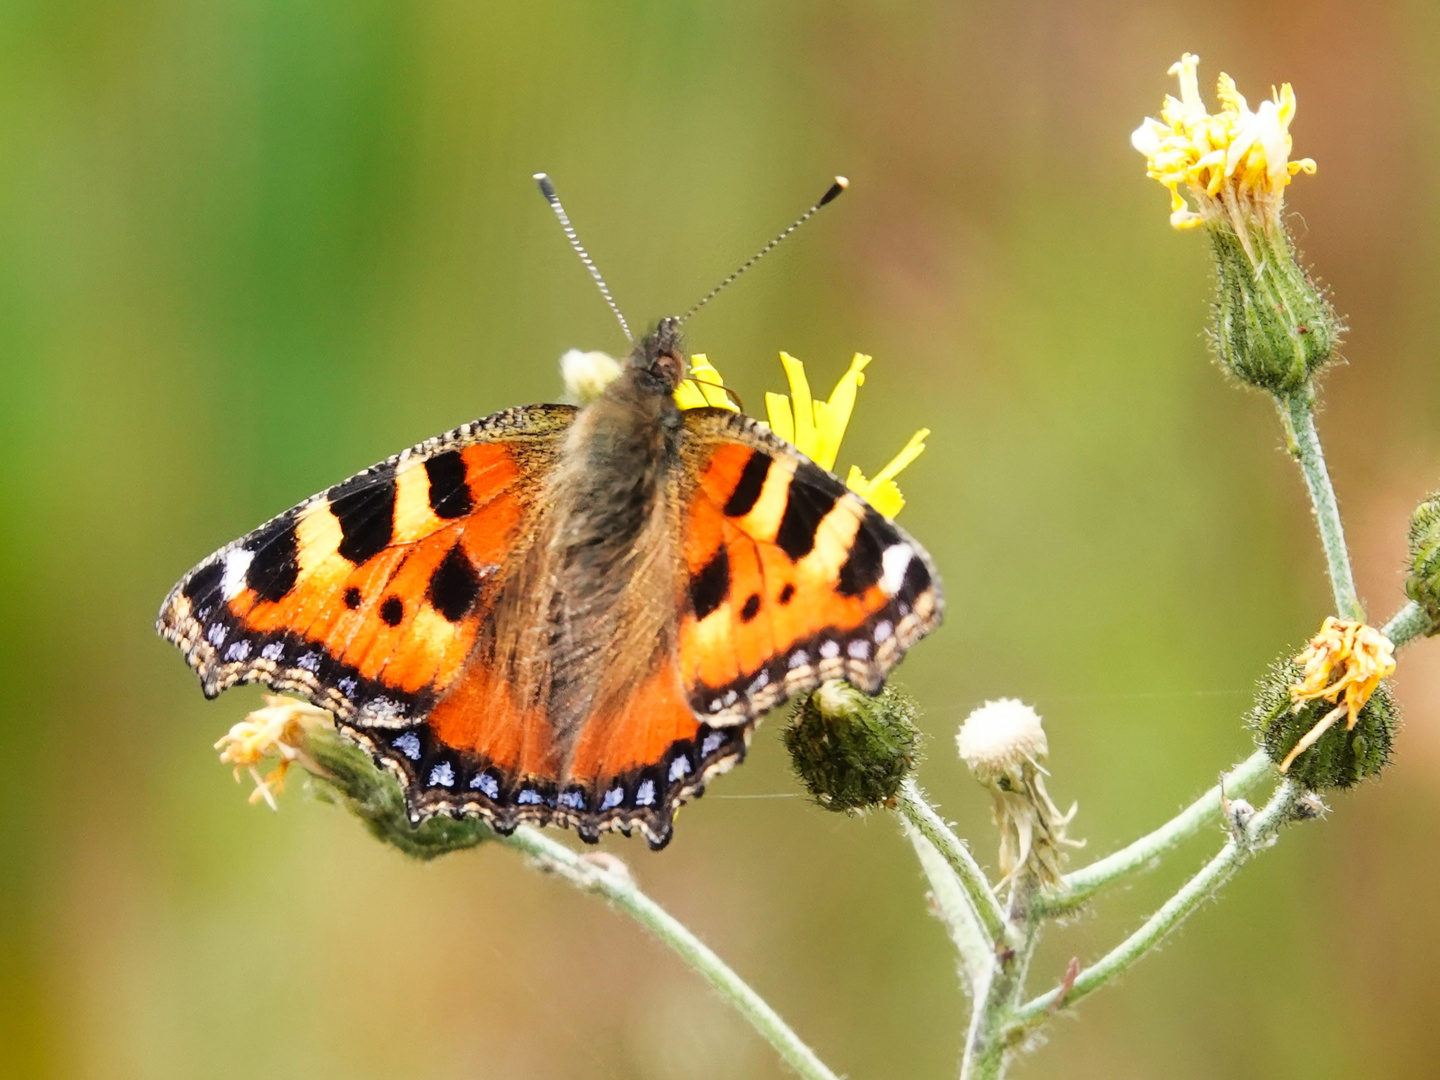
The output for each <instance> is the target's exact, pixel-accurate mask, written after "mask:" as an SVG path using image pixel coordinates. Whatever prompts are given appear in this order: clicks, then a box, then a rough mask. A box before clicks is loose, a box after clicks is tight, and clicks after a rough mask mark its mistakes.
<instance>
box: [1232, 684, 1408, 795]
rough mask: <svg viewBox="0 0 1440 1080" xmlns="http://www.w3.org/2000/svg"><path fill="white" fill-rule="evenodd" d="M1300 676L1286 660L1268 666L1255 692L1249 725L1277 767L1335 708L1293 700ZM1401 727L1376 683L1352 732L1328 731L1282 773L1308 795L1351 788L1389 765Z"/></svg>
mask: <svg viewBox="0 0 1440 1080" xmlns="http://www.w3.org/2000/svg"><path fill="white" fill-rule="evenodd" d="M1303 678H1304V669H1303V668H1302V667H1301V666H1300V665H1299V664H1298V663H1296V662H1295V661H1294V660H1292V659H1290V658H1289V657H1285V658H1282V659H1281V660H1279V661H1277V662H1276V663H1275V664H1273V665H1272V666H1271V668H1270V670H1269V672H1267V673H1266V675H1265V677H1264V678H1263V679H1261V680H1260V683H1259V686H1258V687H1257V690H1256V694H1255V705H1254V707H1253V708H1252V709H1251V711H1250V725H1251V727H1253V728H1254V729H1255V733H1256V739H1257V741H1258V742H1259V743H1260V745H1261V746H1262V747H1263V748H1264V750H1265V753H1266V754H1267V755H1268V756H1269V758H1270V760H1271V761H1274V762H1275V763H1277V764H1279V763H1281V762H1284V761H1286V760H1287V759H1288V758H1289V757H1290V755H1291V753H1292V752H1293V751H1294V749H1295V747H1296V746H1297V745H1299V743H1300V740H1301V739H1303V738H1305V737H1306V736H1307V735H1310V734H1311V732H1313V731H1314V730H1315V729H1316V727H1317V726H1318V725H1320V724H1321V723H1322V722H1324V720H1325V719H1326V717H1327V716H1328V715H1329V714H1330V713H1331V712H1332V711H1333V710H1334V709H1335V708H1336V706H1335V705H1334V704H1332V703H1331V702H1329V701H1326V700H1325V699H1323V698H1310V699H1302V700H1300V701H1297V700H1295V694H1294V689H1293V688H1294V687H1295V686H1296V685H1297V684H1299V683H1300V682H1301V681H1302V679H1303ZM1399 726H1400V714H1399V710H1398V709H1397V708H1396V706H1395V701H1394V698H1393V697H1391V695H1390V690H1389V687H1387V686H1386V685H1385V684H1384V683H1380V684H1379V685H1378V686H1377V687H1375V689H1374V691H1373V692H1372V693H1371V694H1370V697H1369V700H1367V701H1366V702H1365V704H1364V705H1363V706H1361V707H1360V709H1359V711H1358V713H1357V714H1356V721H1355V726H1354V727H1353V728H1347V727H1346V725H1345V724H1343V723H1336V724H1332V725H1330V726H1329V727H1327V728H1326V729H1325V730H1324V731H1323V732H1322V734H1321V735H1320V736H1319V737H1318V738H1317V739H1316V740H1315V742H1314V744H1313V745H1311V746H1310V747H1309V748H1308V749H1306V750H1304V751H1303V752H1302V753H1300V754H1299V755H1297V756H1296V757H1295V758H1294V760H1293V761H1291V762H1290V765H1289V767H1288V769H1287V770H1286V775H1287V776H1289V777H1290V778H1291V779H1293V780H1295V781H1297V782H1298V783H1300V784H1302V785H1304V786H1305V787H1307V788H1309V789H1310V790H1311V791H1323V790H1324V789H1326V788H1347V787H1351V786H1353V785H1354V784H1357V783H1359V782H1360V781H1361V780H1364V779H1365V778H1366V777H1368V776H1375V775H1376V774H1378V773H1379V772H1380V771H1381V770H1382V769H1383V768H1385V766H1386V765H1388V764H1389V763H1390V750H1391V747H1392V745H1393V744H1394V741H1395V732H1396V730H1397V729H1398V728H1399Z"/></svg>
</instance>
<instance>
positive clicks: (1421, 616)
mask: <svg viewBox="0 0 1440 1080" xmlns="http://www.w3.org/2000/svg"><path fill="white" fill-rule="evenodd" d="M1430 630H1431V623H1430V616H1429V615H1428V614H1426V612H1425V609H1424V608H1423V607H1421V606H1420V605H1419V604H1417V603H1415V601H1413V600H1412V601H1410V603H1408V604H1406V605H1405V606H1404V607H1402V608H1401V609H1400V610H1399V611H1397V612H1396V613H1395V614H1394V615H1392V616H1391V617H1390V621H1389V622H1387V623H1386V624H1385V625H1384V626H1383V627H1381V629H1380V632H1381V633H1382V634H1384V635H1385V636H1386V637H1387V638H1389V639H1390V643H1391V644H1392V645H1394V646H1395V648H1397V649H1398V648H1400V647H1401V646H1402V645H1408V644H1410V642H1412V641H1414V640H1415V639H1416V638H1418V637H1423V636H1424V635H1425V634H1428V633H1429V632H1430Z"/></svg>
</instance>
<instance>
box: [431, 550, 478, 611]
mask: <svg viewBox="0 0 1440 1080" xmlns="http://www.w3.org/2000/svg"><path fill="white" fill-rule="evenodd" d="M427 595H428V596H429V599H430V605H431V607H433V608H434V609H435V610H436V611H438V612H439V613H440V614H441V615H443V616H445V618H447V619H449V620H450V621H451V622H452V623H455V622H459V621H460V620H461V619H463V618H464V617H465V616H466V615H468V614H469V613H470V609H471V608H472V607H474V605H475V598H476V597H478V596H479V595H480V575H479V574H477V573H476V572H475V567H474V565H472V564H471V562H470V560H469V559H468V558H467V557H466V555H465V552H463V551H461V550H460V545H459V544H456V545H455V546H454V547H452V548H451V549H450V551H449V552H448V553H447V554H446V555H445V558H443V559H441V560H440V565H439V566H437V567H436V568H435V573H433V574H431V575H430V588H429V592H428V594H427Z"/></svg>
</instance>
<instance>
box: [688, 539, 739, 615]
mask: <svg viewBox="0 0 1440 1080" xmlns="http://www.w3.org/2000/svg"><path fill="white" fill-rule="evenodd" d="M729 595H730V553H729V552H728V551H726V550H725V549H724V548H723V547H722V548H721V549H720V550H719V551H717V552H715V557H714V558H712V559H711V560H710V561H709V562H708V563H706V564H705V567H704V569H702V570H701V571H700V572H699V573H698V574H696V575H695V576H694V577H692V578H691V579H690V606H691V607H692V608H694V609H695V618H697V619H703V618H705V616H707V615H709V614H710V613H711V612H712V611H714V610H715V609H716V608H718V607H719V606H720V605H721V604H723V603H724V602H725V598H726V597H727V596H729Z"/></svg>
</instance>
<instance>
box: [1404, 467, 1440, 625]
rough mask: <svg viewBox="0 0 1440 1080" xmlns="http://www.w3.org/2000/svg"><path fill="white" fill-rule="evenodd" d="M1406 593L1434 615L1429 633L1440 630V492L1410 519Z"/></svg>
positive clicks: (1422, 504) (1420, 507) (1427, 500)
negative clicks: (1408, 568)
mask: <svg viewBox="0 0 1440 1080" xmlns="http://www.w3.org/2000/svg"><path fill="white" fill-rule="evenodd" d="M1405 595H1406V596H1408V597H1410V599H1411V600H1414V601H1415V603H1417V604H1419V605H1420V606H1421V607H1423V608H1424V609H1425V613H1426V614H1427V615H1429V616H1430V629H1429V630H1428V631H1426V633H1427V634H1436V633H1440V492H1436V493H1435V494H1434V495H1431V496H1430V497H1429V498H1428V499H1426V500H1425V501H1424V502H1422V503H1421V504H1420V505H1419V506H1417V507H1416V508H1415V514H1414V516H1413V517H1411V519H1410V576H1409V577H1407V578H1406V579H1405Z"/></svg>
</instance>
